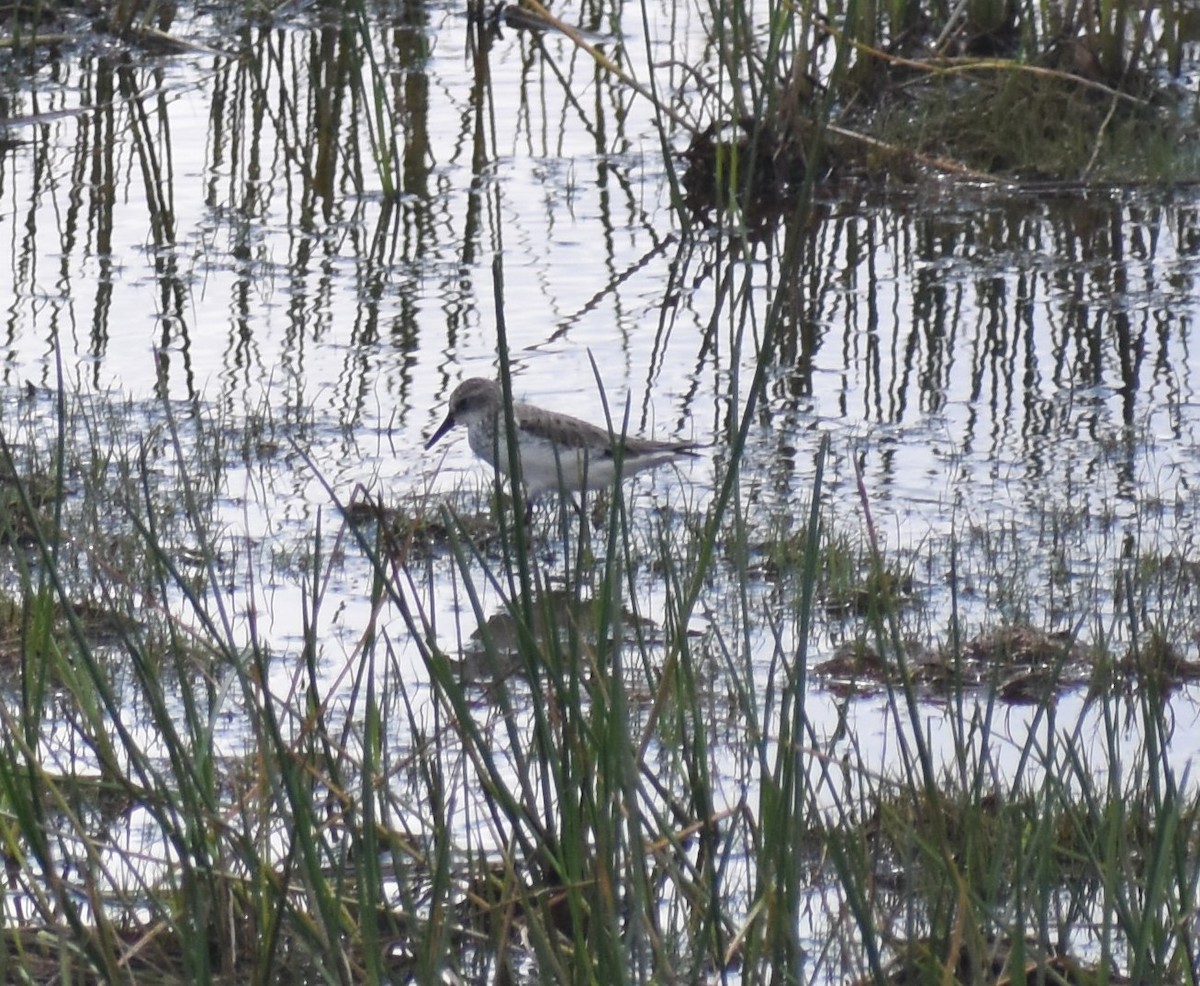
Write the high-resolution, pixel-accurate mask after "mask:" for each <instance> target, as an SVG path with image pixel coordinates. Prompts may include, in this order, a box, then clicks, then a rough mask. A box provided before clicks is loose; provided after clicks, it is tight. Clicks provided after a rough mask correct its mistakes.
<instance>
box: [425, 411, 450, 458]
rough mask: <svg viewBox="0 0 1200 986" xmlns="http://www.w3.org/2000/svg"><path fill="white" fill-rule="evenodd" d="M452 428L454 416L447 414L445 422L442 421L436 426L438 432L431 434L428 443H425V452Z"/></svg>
mask: <svg viewBox="0 0 1200 986" xmlns="http://www.w3.org/2000/svg"><path fill="white" fill-rule="evenodd" d="M453 427H454V415H453V414H447V415H446V420H445V421H443V422H442V423H441V424H440V425H438V430H437V431H435V432H434V433H433V437H432V438H430V439H429V441H427V442H426V443H425V451H426V452H428V451H429V450H430V449H431V448H433V445H434V442H436V441H437V440H438V439H439V438H441V437H442V436H443V435H444V434H446V432H448V431H449V430H450V429H451V428H453Z"/></svg>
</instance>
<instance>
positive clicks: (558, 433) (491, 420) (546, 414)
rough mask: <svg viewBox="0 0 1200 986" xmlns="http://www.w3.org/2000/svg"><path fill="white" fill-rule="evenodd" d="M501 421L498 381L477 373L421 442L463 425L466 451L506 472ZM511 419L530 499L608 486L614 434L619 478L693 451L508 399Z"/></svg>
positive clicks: (457, 391)
mask: <svg viewBox="0 0 1200 986" xmlns="http://www.w3.org/2000/svg"><path fill="white" fill-rule="evenodd" d="M504 420H505V418H504V396H503V393H502V391H501V389H500V384H498V383H497V382H496V381H495V380H485V379H483V378H482V377H473V378H472V379H470V380H464V381H463V382H462V383H460V384H459V385H458V386H457V387H456V388H455V389H454V393H453V394H451V395H450V407H449V411H448V412H447V414H446V420H445V421H443V422H442V423H441V425H440V426H439V427H438V430H437V431H435V432H434V433H433V436H432V437H431V438H430V439H429V441H428V442H426V443H425V448H426V450H428V449H430V448H432V447H433V443H434V442H436V441H437V440H438V439H439V438H441V437H442V436H443V435H444V434H446V432H448V431H449V430H450V429H451V428H453V427H454V426H455V425H466V428H467V441H468V442H470V443H471V450H472V451H473V452H474V453H475V454H476V455H477V456H479V457H480V458H481V459H483V460H484V461H485V462H487V463H490V464H491V465H492V466H493V467H495V468H497V469H499V470H500V471H501V472H502V473H504V474H505V475H508V474H509V462H508V440H507V437H506V436H505V431H504ZM513 423H514V424H515V425H516V428H517V443H518V447H519V453H518V454H519V455H520V458H521V479H522V480H523V481H524V484H525V492H526V495H527V496H528V497H529V499H530V500H533V499H534V498H535V497H537V496H539V495H541V494H542V493H545V492H546V491H547V490H558V491H560V492H567V493H572V492H577V491H579V490H582V489H584V488H585V487H586V488H588V489H602V488H604V487H607V486H611V485H612V484H613V482H614V481H615V480H616V479H617V457H616V446H614V438H615V440H616V441H617V442H619V443H620V448H621V476H622V477H628V476H631V475H633V474H634V473H635V472H639V471H641V470H642V469H651V468H653V467H654V466H661V465H664V464H666V463H668V462H676V461H678V460H679V459H680V458H683V457H685V456H693V455H695V454H696V452H695V448H696V446H695V445H694V444H693V443H692V442H658V441H654V440H653V439H649V438H627V437H626V438H623V437H622V436H620V435H612V434H610V433H609V431H608V430H607V429H606V428H598V427H597V426H596V425H593V424H589V423H588V422H586V421H580V420H579V419H578V418H573V417H571V416H570V415H569V414H559V413H558V412H557V411H547V410H545V409H543V408H540V407H534V406H533V405H532V404H524V403H521V402H514V403H513Z"/></svg>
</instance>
